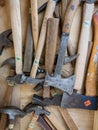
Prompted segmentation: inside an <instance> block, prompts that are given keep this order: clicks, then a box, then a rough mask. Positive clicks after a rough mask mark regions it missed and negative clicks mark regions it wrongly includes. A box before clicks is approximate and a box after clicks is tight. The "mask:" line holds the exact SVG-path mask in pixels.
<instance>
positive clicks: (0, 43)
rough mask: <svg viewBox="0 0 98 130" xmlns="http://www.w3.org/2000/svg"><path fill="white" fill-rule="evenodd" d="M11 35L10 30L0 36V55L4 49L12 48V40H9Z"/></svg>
mask: <svg viewBox="0 0 98 130" xmlns="http://www.w3.org/2000/svg"><path fill="white" fill-rule="evenodd" d="M11 33H12V30H11V29H9V30H6V31H4V32H2V33H1V34H0V55H1V53H2V50H3V48H4V47H11V46H12V40H11V39H9V36H10V34H11Z"/></svg>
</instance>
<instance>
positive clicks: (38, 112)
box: [23, 103, 50, 130]
mask: <svg viewBox="0 0 98 130" xmlns="http://www.w3.org/2000/svg"><path fill="white" fill-rule="evenodd" d="M23 110H24V111H25V112H26V113H27V114H28V113H31V112H34V115H33V118H32V120H31V122H30V124H29V127H28V130H32V128H33V127H34V124H35V122H36V121H37V119H38V116H39V115H43V114H46V115H50V112H48V111H46V110H45V109H44V108H43V107H41V106H39V105H35V104H32V103H31V104H28V105H27V106H26V107H25V108H24V109H23Z"/></svg>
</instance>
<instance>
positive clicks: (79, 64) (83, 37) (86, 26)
mask: <svg viewBox="0 0 98 130" xmlns="http://www.w3.org/2000/svg"><path fill="white" fill-rule="evenodd" d="M83 1H85V3H84V10H83V21H82V28H81V33H80V40H79V46H78V53H79V54H80V55H79V57H78V58H77V60H76V65H75V74H76V82H75V86H74V89H76V90H78V91H81V92H82V91H83V84H84V79H85V73H86V69H87V55H88V47H89V34H90V27H91V21H92V15H93V11H94V2H96V1H97V0H83ZM81 70H82V71H81Z"/></svg>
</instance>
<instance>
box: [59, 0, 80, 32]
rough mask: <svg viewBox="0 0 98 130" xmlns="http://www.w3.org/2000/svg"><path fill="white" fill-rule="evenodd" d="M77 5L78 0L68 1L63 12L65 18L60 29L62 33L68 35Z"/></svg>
mask: <svg viewBox="0 0 98 130" xmlns="http://www.w3.org/2000/svg"><path fill="white" fill-rule="evenodd" d="M79 4H80V0H70V2H69V5H68V7H67V10H66V12H65V18H64V23H63V29H62V32H63V33H68V34H69V32H70V29H71V25H72V21H73V20H72V19H73V17H74V14H75V12H76V9H77V7H78V6H79Z"/></svg>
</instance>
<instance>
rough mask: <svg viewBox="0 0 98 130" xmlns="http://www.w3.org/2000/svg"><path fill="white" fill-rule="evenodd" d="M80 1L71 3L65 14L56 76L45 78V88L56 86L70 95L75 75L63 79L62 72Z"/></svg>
mask: <svg viewBox="0 0 98 130" xmlns="http://www.w3.org/2000/svg"><path fill="white" fill-rule="evenodd" d="M79 3H80V1H78V0H77V1H73V0H72V1H71V2H70V4H69V6H68V8H67V11H66V13H65V20H64V24H63V30H62V36H61V43H60V50H59V55H58V60H57V65H56V68H55V73H54V76H53V77H51V76H49V74H48V72H47V74H46V77H45V83H44V87H47V86H54V87H56V88H59V89H61V90H63V91H66V92H67V93H68V94H72V92H73V86H74V82H75V75H73V76H72V77H69V78H61V70H62V66H63V62H64V55H65V51H66V49H67V45H68V40H69V33H70V28H71V23H72V19H73V17H74V14H75V12H76V9H77V7H78V5H79Z"/></svg>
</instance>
